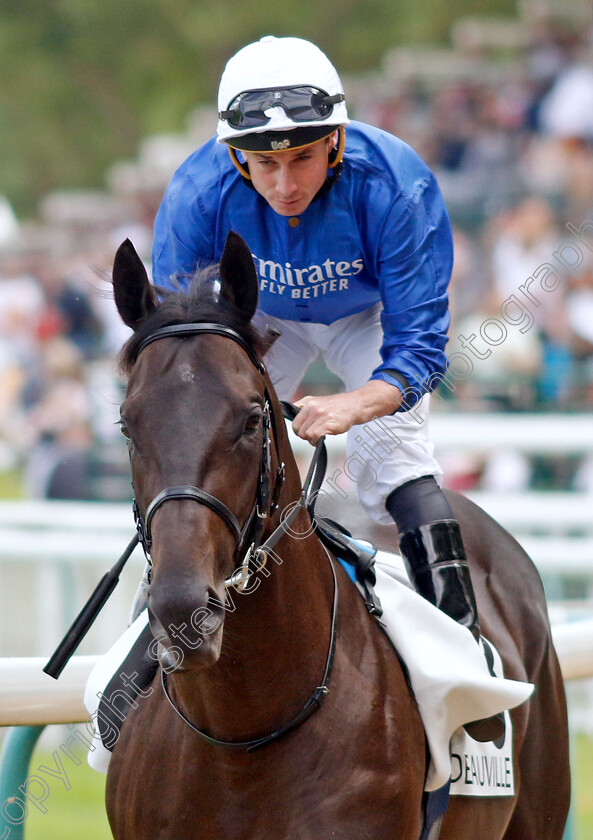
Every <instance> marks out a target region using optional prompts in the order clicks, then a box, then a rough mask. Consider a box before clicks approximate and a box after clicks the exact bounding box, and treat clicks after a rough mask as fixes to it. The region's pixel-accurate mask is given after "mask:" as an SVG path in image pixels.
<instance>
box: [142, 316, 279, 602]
mask: <svg viewBox="0 0 593 840" xmlns="http://www.w3.org/2000/svg"><path fill="white" fill-rule="evenodd" d="M204 334H206V335H219V336H223V337H225V338H229V339H231V340H232V341H234V342H236V343H237V344H239V346H240V347H241V348H242V349H243V350H244V351H245V352H246V353H247V355H248V356H249V358H250V360H251V362H252V363H253V365H254V366H255V367H256V369H257V370H258V371H259V372H260V373H261V374H262V375H264V374H265V372H266V368H265V365H264V363H263V362H262V361H261V360H260V359H259V358H258V357H257V356H256V355H255V353H254V352H253V350H252V348H251V347H250V345H249V344H248V343H247V342H246V341H245V339H244V338H243V337H242V336H241V335H240V334H239V333H238V332H236V331H235V330H232V329H231V328H230V327H225V326H223V325H222V324H216V323H196V324H173V325H170V326H167V327H162V328H160V329H158V330H155V331H154V332H153V333H150V335H148V336H147V337H146V338H145V339H144V340H143V341H142V342H141V343H140V346H139V348H138V353H137V356H139V355H140V353H141V352H142V351H143V350H144V349H145V348H146V347H148V346H149V345H150V344H152V343H153V342H155V341H158V340H159V339H162V338H185V337H189V336H193V335H204ZM271 428H272V431H273V440H274V446H275V447H276V455H277V462H278V467H277V469H276V475H275V478H274V482H273V484H274V489H273V493H271V492H270V470H271V452H270V429H271ZM284 476H285V466H284V463H283V462H282V460H281V458H280V453H279V451H278V442H277V435H276V421H275V417H274V413H273V410H272V401H271V399H270V395H269V392H268V389H267V387H266V388H265V389H264V407H263V414H262V448H261V458H260V467H259V477H258V484H257V490H256V494H255V501H254V504H253V507H252V509H251V512H250V514H249V515H248V517H247V519H246V520H245V522H244V523H243V525H242V526H241V525H240V524H239V522H238V520H237V517H236V516H235V514H234V513H233V512H232V511H231V510H230V509H229V508H228V507H227V505H225V503H224V502H221V501H220V499H217V498H216V497H215V496H212V495H211V494H210V493H207V492H206V491H205V490H202V489H201V488H200V487H195V486H194V485H190V484H183V485H175V486H172V487H166V488H165V489H164V490H161V491H160V493H157V495H156V496H155V497H154V499H153V500H152V501H151V502H150V504H149V505H148V506H147V508H146V512H145V514H144V516H142V515H141V513H140V509H139V507H138V504H137V502H136V499H134V502H133V508H134V519H135V522H136V528H137V530H138V540H139V542H140V544H141V545H142V548H143V549H144V553H145V555H146V559H147V561H148V564H149V567H151V566H152V559H151V556H150V550H151V546H152V529H151V523H152V519H153V517H154V514H155V513H156V511H157V510H158V509H159V508H160V507H161V506H162V505H163V504H164V503H165V502H168V501H172V500H174V499H177V500H183V499H191V500H193V501H195V502H197V503H198V504H201V505H205V506H206V507H209V508H210V509H211V510H212V511H214V513H216V514H217V516H219V517H220V519H222V521H223V522H224V523H225V525H226V526H227V528H228V529H229V531H230V532H231V534H232V535H233V537H234V540H235V556H237V555H238V554H239V553H240V551H241V548H242V547H244V546H245V545H246V544H247V542H249V547H248V549H247V550H246V552H245V553H244V556H243V560H242V562H241V564H240V566H239V567H238V568H237V569H236V570H235V571H234V572H233V574H232V575H231V576H230V577H229V578H228V579H227V580H226V581H225V586H226V587H227V588H228V587H230V586H234V587H236V588H237V589H239V590H242V589H244V588H246V586H247V585H248V583H249V578H250V577H251V575H252V574H254V573H255V572H257V571H258V570H259V569H260V568H261V562H260V563H259V564H258V563H257V558H258V557H261V548H260V543H261V537H262V533H263V528H264V523H265V520H266V519H268V518H269V517H270V516H271V515H272V514H273V513H274V512H275V511H276V510H277V508H278V502H279V497H280V491H281V490H282V485H283V483H284ZM248 538H250V539H249V540H248ZM263 562H265V560H263Z"/></svg>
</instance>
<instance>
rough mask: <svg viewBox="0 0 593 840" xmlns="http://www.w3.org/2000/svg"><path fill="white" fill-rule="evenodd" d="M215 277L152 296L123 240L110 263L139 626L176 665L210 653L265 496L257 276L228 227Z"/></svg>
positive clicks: (207, 659)
mask: <svg viewBox="0 0 593 840" xmlns="http://www.w3.org/2000/svg"><path fill="white" fill-rule="evenodd" d="M219 275H220V284H219V291H218V294H217V291H216V289H217V283H216V282H215V279H216V277H215V275H213V274H212V273H210V275H209V276H208V277H207V278H206V280H207V282H204V278H202V282H201V283H200V282H198V278H196V279H194V281H193V283H192V285H191V287H190V289H189V291H188V292H186V293H185V292H183V293H182V292H179V293H163V295H162V297H161V299H160V300H159V297H158V296H157V294H156V292H155V289H154V288H153V287H152V286H151V285H150V282H149V280H148V277H147V275H146V271H145V269H144V266H143V265H142V262H141V261H140V259H139V257H138V255H137V254H136V252H135V250H134V248H133V246H132V244H131V243H130V242H129V241H126V242H124V243H123V244H122V245H121V246H120V248H119V250H118V252H117V254H116V257H115V263H114V269H113V286H114V294H115V302H116V305H117V309H118V311H119V314H120V316H121V317H122V319H123V321H124V322H125V323H126V324H127V325H128V326H130V327H131V328H132V329H133V330H134V334H133V335H132V337H131V338H130V339H129V341H128V342H127V344H126V345H125V346H124V348H123V350H122V354H121V358H120V363H121V367H122V370H123V371H124V372H125V373H126V374H127V376H128V385H127V392H126V398H125V400H124V402H123V404H122V407H121V428H122V432H123V434H124V435H125V437H126V438H127V439H128V445H129V451H130V463H131V470H132V482H133V486H134V491H135V498H136V505H137V510H138V514H139V517H140V523H141V532H142V531H143V532H144V536H145V539H146V548H147V550H148V551H149V553H150V558H151V563H152V572H151V573H152V579H151V585H150V590H149V599H148V605H149V615H150V623H151V628H152V631H153V635H154V636H155V638H157V639H158V640H159V641H160V642H161V647H160V651H161V653H160V657H161V662H162V664H163V666H169V667H171V666H172V664H173V662H175V661H176V662H180V660H183V661H182V663H181V666H180V667H181V668H182V669H186V668H196V667H201V666H203V665H207V664H211V663H212V662H214V661H215V660H216V659H217V658H218V655H219V653H220V646H221V640H222V623H223V622H222V619H223V615H224V604H225V582H226V581H228V579H229V578H230V577H231V575H232V574H233V572H234V571H235V569H236V567H237V565H238V564H239V563H240V562H241V560H242V558H243V556H244V555H245V553H246V552H247V550H248V548H249V545H250V544H251V541H252V539H253V532H254V530H257V529H258V527H260V526H261V524H262V519H261V518H260V516H259V514H260V513H263V514H265V513H266V512H268V511H265V510H263V511H262V510H260V509H259V506H260V505H261V504H264V505H268V506H269V504H270V503H269V494H267V493H266V495H265V496H264V497H263V498H262V485H264V486H265V483H266V481H267V480H268V478H269V474H268V475H264V473H266V472H268V471H269V460H270V452H269V438H268V426H267V424H268V420H269V413H268V412H269V407H268V401H269V399H270V397H269V392H268V388H269V381H268V380H267V377H266V376H264V375H263V374H264V368H263V365H262V364H261V362H260V361H259V359H260V357H261V355H262V354H263V352H264V350H265V347H266V343H265V340H264V339H262V337H261V336H260V335H259V334H258V333H257V332H256V330H255V329H254V328H253V327H252V326H251V324H250V322H251V318H252V317H253V314H254V312H255V309H256V306H257V277H256V273H255V268H254V264H253V259H252V257H251V254H250V252H249V249H248V248H247V245H246V244H245V243H244V242H243V240H242V239H241V238H240V237H239V236H237V235H236V234H233V233H231V234H229V236H228V239H227V243H226V246H225V249H224V253H223V256H222V260H221V263H220V267H219ZM184 325H185V326H184ZM271 459H272V461H273V462H274V463H273V466H272V470H273V469H275V467H276V463H275V462H276V460H277V459H276V453H275V452H274V451H272V454H271ZM272 483H274V480H273V479H272Z"/></svg>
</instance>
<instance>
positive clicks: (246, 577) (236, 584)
mask: <svg viewBox="0 0 593 840" xmlns="http://www.w3.org/2000/svg"><path fill="white" fill-rule="evenodd" d="M267 562H268V555H267V552H266V551H265V549H264V548H259V547H258V548H256V546H255V543H251V545H250V546H249V548H248V550H247V552H246V554H245V557H244V558H243V560H242V562H241V565H240V566H239V567H238V568H237V569H235V571H234V572H233V574H232V575H231V576H230V577H228V578H227V579H226V580H225V582H224V586H225V589H230V588H231V587H233V588H234V589H236V590H237V592H244V591H245V589H247V587H248V585H249V581H250V580H251V578H252V577H253V575H256V574H257V573H258V572H261V570H262V569H263V568H264V566H265V565H266V563H267Z"/></svg>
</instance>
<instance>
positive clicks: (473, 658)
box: [375, 551, 534, 796]
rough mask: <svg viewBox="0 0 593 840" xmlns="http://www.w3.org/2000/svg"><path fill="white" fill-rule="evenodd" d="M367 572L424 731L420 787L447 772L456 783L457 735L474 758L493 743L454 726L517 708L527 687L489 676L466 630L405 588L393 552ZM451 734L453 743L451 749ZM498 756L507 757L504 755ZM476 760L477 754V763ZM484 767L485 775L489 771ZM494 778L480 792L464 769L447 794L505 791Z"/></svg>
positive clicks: (442, 780) (435, 784)
mask: <svg viewBox="0 0 593 840" xmlns="http://www.w3.org/2000/svg"><path fill="white" fill-rule="evenodd" d="M375 572H376V575H377V583H376V586H375V591H376V593H377V595H378V596H379V599H380V600H381V606H382V607H383V615H382V617H381V621H382V622H383V624H384V626H385V631H386V633H387V635H388V636H389V638H390V639H391V641H392V642H393V644H394V646H395V647H396V649H397V650H398V652H399V654H400V656H401V658H402V659H403V661H404V662H405V664H406V667H407V668H408V671H409V674H410V682H411V684H412V689H413V691H414V695H415V697H416V702H417V703H418V708H419V709H420V714H421V716H422V721H423V723H424V729H425V731H426V738H427V741H428V746H429V750H430V766H429V770H428V775H427V779H426V786H425V787H426V790H438V789H439V788H440V787H442V786H443V785H444V784H446V782H447V781H448V779H449V778H450V777H452V778H453V779H457V781H458V782H459V781H460V780H459V778H458V777H459V775H460V766H459V762H460V759H459V756H460V755H464V754H465V753H467V748H466V747H467V745H466V744H465V741H467V742H469V744H470V745H471V748H470V751H471V752H473V753H475V755H476V762H477V756H478V755H484V754H488V753H492V751H494V754H496V753H498V750H497V748H496V747H495V746H494V745H493V744H477V742H476V741H473V740H472V739H471V738H469V736H467V735H466V734H465V733H464V732H463V730H461V731H458V730H460V727H462V726H463V724H464V723H469V722H470V721H474V720H481V719H482V718H488V717H491V716H492V715H495V714H498V713H499V712H503V711H505V710H506V709H513V708H515V706H519V705H520V704H521V703H523V702H524V701H525V700H527V698H528V697H529V696H530V695H531V694H532V692H533V688H534V686H533V685H532V684H531V683H524V682H517V681H515V680H507V679H504V678H503V677H492V676H491V675H490V672H489V671H488V666H487V664H486V659H485V657H484V654H483V652H482V650H481V648H480V646H479V645H477V644H476V642H475V639H474V637H473V636H472V634H471V633H470V632H469V630H467V629H466V628H465V627H462V626H461V625H460V624H458V623H457V622H456V621H453V619H451V618H449V616H447V615H445V614H444V613H443V612H441V610H438V609H436V608H435V607H433V606H432V604H430V603H429V602H428V601H426V600H425V599H424V598H422V597H421V596H420V595H418V594H417V593H416V592H414V591H413V590H412V589H411V588H410V585H409V582H408V579H407V575H406V572H405V570H404V567H403V563H402V561H401V558H400V557H398V556H397V555H393V554H387V553H386V552H382V551H379V552H377V555H376V558H375ZM495 659H496V660H497V662H498V669H497V673H501V674H502V665H501V663H500V657H499V656H498V654H497V653H496V656H495ZM506 721H507V737H506V738H505V746H506V747H507V750H508V749H510V740H511V739H510V737H509V733H510V727H509V725H510V718H509V716H508V715H507V716H506ZM453 736H454V745H455V749H452V747H451V739H452V738H453ZM452 753H453V754H454V759H453V761H452V758H451V756H452ZM505 755H506V757H507V759H508V753H505ZM483 761H484V760H482V759H481V762H482V764H483ZM489 769H490V775H491V777H493V776H494V775H495V772H496V771H495V770H492V768H489ZM504 773H505V774H507V777H508V764H505V766H504ZM461 775H462V777H463V776H465V775H466V774H465V772H464V773H463V774H461ZM482 775H483V774H482ZM498 776H500V773H497V777H496V781H495V783H494V785H493V786H492V787H493V789H492V790H489V791H487V790H486V789H485V787H484V786H480V785H478V784H473V785H472V781H473V779H472V774H471V772H470V774H469V779H468V781H469V784H468V785H466V786H465V787H466V789H464V790H461V786H462V785H460V784H457V786H455V785H454V786H453V788H455V787H457V789H456V790H454V789H453V788H452V792H456V793H461V792H463V793H466V794H468V795H472V794H474V795H475V794H477V793H478V792H480V793H481V795H490V796H491V795H510V794H512V793H513V789H512V788H510V787H508V786H507V785H506V782H507V781H508V778H507V779H506V781H505V786H504V787H503V786H501V785H500V784H497V783H498V782H499V781H500V780H499V779H498ZM474 779H475V774H474Z"/></svg>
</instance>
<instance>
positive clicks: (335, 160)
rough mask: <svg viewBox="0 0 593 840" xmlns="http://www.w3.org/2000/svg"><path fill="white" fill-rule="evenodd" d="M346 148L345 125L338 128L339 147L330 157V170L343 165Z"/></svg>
mask: <svg viewBox="0 0 593 840" xmlns="http://www.w3.org/2000/svg"><path fill="white" fill-rule="evenodd" d="M345 146H346V129H345V128H344V126H343V125H339V126H338V145H337V146H336V148H335V149H334V150H333V151H332V153H331V155H330V163H329V168H330V169H333V168H334V167H336V166H338V164H340V163H342V158H343V157H344V148H345Z"/></svg>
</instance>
